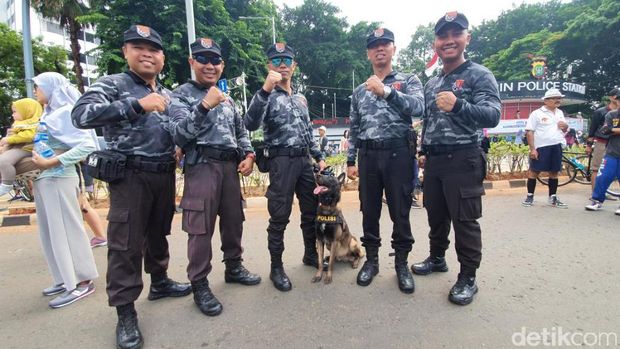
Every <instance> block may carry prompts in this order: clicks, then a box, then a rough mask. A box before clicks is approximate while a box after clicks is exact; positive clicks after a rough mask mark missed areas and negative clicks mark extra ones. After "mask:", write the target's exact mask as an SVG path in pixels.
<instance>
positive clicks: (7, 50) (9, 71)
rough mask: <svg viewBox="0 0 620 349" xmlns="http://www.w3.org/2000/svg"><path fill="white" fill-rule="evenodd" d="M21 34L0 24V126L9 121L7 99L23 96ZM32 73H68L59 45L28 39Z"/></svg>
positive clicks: (9, 102)
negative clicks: (30, 44)
mask: <svg viewBox="0 0 620 349" xmlns="http://www.w3.org/2000/svg"><path fill="white" fill-rule="evenodd" d="M22 40H23V39H22V35H21V34H20V33H18V32H16V31H14V30H12V29H10V28H9V27H8V26H7V25H5V24H3V23H0V125H2V126H7V125H10V124H12V122H13V121H12V119H11V102H12V101H14V100H16V99H19V98H24V97H26V84H25V82H24V76H25V72H24V55H23V48H22ZM32 55H33V61H34V73H35V75H37V74H40V73H43V72H47V71H55V72H58V73H60V74H63V75H65V76H66V75H67V74H68V70H67V63H66V62H67V54H66V52H65V50H64V48H62V47H60V46H45V45H43V44H42V43H41V38H35V39H34V40H33V41H32Z"/></svg>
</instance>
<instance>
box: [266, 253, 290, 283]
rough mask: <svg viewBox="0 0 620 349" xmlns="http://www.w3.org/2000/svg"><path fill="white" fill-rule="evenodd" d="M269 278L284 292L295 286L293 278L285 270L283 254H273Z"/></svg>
mask: <svg viewBox="0 0 620 349" xmlns="http://www.w3.org/2000/svg"><path fill="white" fill-rule="evenodd" d="M269 279H271V281H272V282H273V286H275V288H277V289H278V290H280V291H282V292H286V291H290V290H291V288H293V285H292V284H291V280H289V278H288V276H287V275H286V273H285V272H284V266H283V265H282V254H274V253H272V254H271V273H269Z"/></svg>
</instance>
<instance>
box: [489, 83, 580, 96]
mask: <svg viewBox="0 0 620 349" xmlns="http://www.w3.org/2000/svg"><path fill="white" fill-rule="evenodd" d="M497 83H498V85H499V94H500V98H501V99H502V100H510V99H532V98H536V99H538V98H541V97H542V96H543V95H544V94H545V91H547V90H548V89H550V88H557V89H559V90H560V91H562V93H563V94H564V95H566V98H569V99H577V100H584V101H585V100H586V86H585V85H580V84H576V83H573V82H567V81H552V80H528V81H498V82H497Z"/></svg>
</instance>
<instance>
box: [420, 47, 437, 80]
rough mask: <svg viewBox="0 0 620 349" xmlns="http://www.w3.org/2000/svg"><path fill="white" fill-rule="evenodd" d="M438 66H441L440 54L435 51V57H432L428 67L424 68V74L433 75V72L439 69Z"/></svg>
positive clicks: (427, 64)
mask: <svg viewBox="0 0 620 349" xmlns="http://www.w3.org/2000/svg"><path fill="white" fill-rule="evenodd" d="M437 67H439V56H438V55H437V52H435V53H433V58H431V60H430V61H429V62H428V63H426V69H424V74H425V75H426V76H429V77H430V76H431V75H433V72H434V71H435V69H437Z"/></svg>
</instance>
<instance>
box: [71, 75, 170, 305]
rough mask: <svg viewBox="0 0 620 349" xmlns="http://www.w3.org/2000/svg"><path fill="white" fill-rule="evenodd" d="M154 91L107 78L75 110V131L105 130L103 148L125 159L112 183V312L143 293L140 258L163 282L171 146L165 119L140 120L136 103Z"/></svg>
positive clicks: (130, 78)
mask: <svg viewBox="0 0 620 349" xmlns="http://www.w3.org/2000/svg"><path fill="white" fill-rule="evenodd" d="M153 92H157V93H160V94H165V95H168V94H169V93H170V92H169V91H168V90H167V89H165V88H164V87H162V86H161V85H157V87H156V89H155V90H152V89H151V87H150V85H148V84H147V83H146V82H145V81H144V80H142V79H141V78H140V77H139V76H138V75H136V74H134V73H133V72H130V71H128V72H125V73H121V74H115V75H109V76H105V77H103V78H101V79H99V80H97V82H96V83H94V84H93V85H92V86H91V87H90V88H89V89H88V91H87V92H86V93H85V94H84V95H83V96H82V97H81V98H80V99H79V100H78V102H77V103H76V104H75V107H74V109H73V112H72V114H71V117H72V119H73V124H74V125H75V126H76V127H78V128H96V127H103V134H104V138H105V141H106V144H107V147H108V148H109V149H111V150H115V151H118V152H121V153H123V154H125V155H127V156H128V163H127V171H126V172H125V178H123V179H122V180H121V181H120V182H118V183H113V184H112V183H111V184H110V185H109V187H110V211H109V213H108V221H109V225H108V273H107V292H108V297H109V303H110V305H111V306H121V305H125V304H129V303H133V302H134V301H135V300H136V299H137V298H138V296H139V295H140V292H141V291H142V286H143V284H142V257H143V256H144V264H145V266H144V269H145V271H146V272H147V273H150V274H151V279H152V280H153V281H154V282H155V281H159V280H161V279H163V278H166V271H167V269H168V260H169V253H168V241H167V240H166V235H168V234H170V227H171V223H172V216H173V214H174V194H175V176H174V168H175V161H174V156H173V154H174V144H173V142H172V137H170V133H169V117H168V114H167V113H159V112H151V113H148V114H144V113H143V112H142V110H143V109H142V107H141V106H140V104H139V103H138V99H140V98H142V97H145V96H147V95H148V94H150V93H153ZM138 111H140V112H138Z"/></svg>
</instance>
